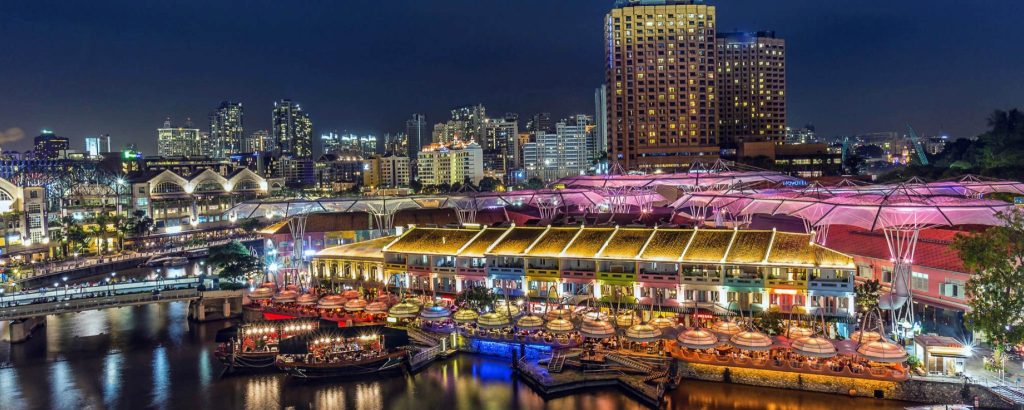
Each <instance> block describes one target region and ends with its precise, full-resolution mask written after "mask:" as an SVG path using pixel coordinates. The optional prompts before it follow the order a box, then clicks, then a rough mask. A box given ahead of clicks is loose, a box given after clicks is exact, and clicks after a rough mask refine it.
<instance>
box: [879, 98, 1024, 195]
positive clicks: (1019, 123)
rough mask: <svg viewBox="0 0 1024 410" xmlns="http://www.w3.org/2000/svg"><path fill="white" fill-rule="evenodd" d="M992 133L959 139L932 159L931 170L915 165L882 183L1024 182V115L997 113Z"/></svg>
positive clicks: (991, 120) (991, 119)
mask: <svg viewBox="0 0 1024 410" xmlns="http://www.w3.org/2000/svg"><path fill="white" fill-rule="evenodd" d="M988 126H989V130H988V131H986V132H985V133H984V134H981V135H979V136H978V137H977V138H976V139H973V140H968V139H958V140H956V141H953V142H951V143H949V144H947V145H946V147H945V148H944V149H943V150H942V152H940V153H939V154H938V155H935V156H932V157H930V161H931V164H930V165H928V166H921V165H914V166H910V167H907V168H903V169H899V170H896V171H893V172H891V173H889V174H886V175H883V176H882V177H881V178H880V179H881V180H882V181H894V180H906V179H908V178H910V177H913V176H917V177H921V178H924V179H944V178H954V177H957V176H961V175H964V174H976V175H983V176H988V177H993V178H1005V179H1013V180H1021V179H1024V111H1021V110H1019V109H1017V108H1013V109H1010V110H1007V111H1003V110H995V111H993V112H992V114H991V115H990V116H989V118H988Z"/></svg>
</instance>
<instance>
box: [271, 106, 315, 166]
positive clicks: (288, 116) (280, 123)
mask: <svg viewBox="0 0 1024 410" xmlns="http://www.w3.org/2000/svg"><path fill="white" fill-rule="evenodd" d="M271 122H272V127H273V134H274V141H275V142H276V144H277V149H278V150H279V151H280V153H281V154H283V155H289V156H293V157H295V158H311V157H312V155H313V122H312V121H311V120H310V119H309V114H307V113H306V112H304V111H302V107H300V106H299V104H297V103H294V102H292V101H291V100H281V101H277V102H275V103H274V111H273V118H272V121H271Z"/></svg>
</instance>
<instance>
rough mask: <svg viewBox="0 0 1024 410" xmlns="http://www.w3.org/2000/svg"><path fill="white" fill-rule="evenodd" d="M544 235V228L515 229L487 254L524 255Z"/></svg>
mask: <svg viewBox="0 0 1024 410" xmlns="http://www.w3.org/2000/svg"><path fill="white" fill-rule="evenodd" d="M543 233H544V228H533V227H519V226H517V227H514V228H512V231H511V232H509V233H508V234H507V235H505V237H504V238H501V240H500V241H498V243H496V244H495V245H494V247H493V248H491V250H489V251H487V254H488V255H492V254H501V255H518V254H522V253H523V252H524V251H526V248H528V247H529V246H530V245H532V244H533V242H534V241H536V240H537V238H539V237H540V235H541V234H543Z"/></svg>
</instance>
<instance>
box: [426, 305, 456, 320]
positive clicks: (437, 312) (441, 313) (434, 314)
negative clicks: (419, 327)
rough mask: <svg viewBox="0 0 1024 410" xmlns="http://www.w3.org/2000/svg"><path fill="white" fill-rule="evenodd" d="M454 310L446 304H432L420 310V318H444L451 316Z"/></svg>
mask: <svg viewBox="0 0 1024 410" xmlns="http://www.w3.org/2000/svg"><path fill="white" fill-rule="evenodd" d="M451 314H452V311H450V310H448V308H446V307H444V306H438V305H432V306H428V307H425V308H423V310H420V318H422V319H423V320H431V321H434V320H444V319H447V318H448V316H451Z"/></svg>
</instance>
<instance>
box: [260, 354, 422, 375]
mask: <svg viewBox="0 0 1024 410" xmlns="http://www.w3.org/2000/svg"><path fill="white" fill-rule="evenodd" d="M404 361H405V359H404V357H403V356H402V355H398V354H393V355H388V356H385V357H382V358H379V359H375V360H369V361H364V362H358V363H331V364H322V365H309V364H305V363H278V364H277V367H278V368H280V369H281V370H284V371H285V372H286V373H288V374H289V375H291V376H294V377H297V378H300V379H309V380H317V379H345V378H353V377H358V376H365V375H369V374H385V373H391V372H397V371H400V370H401V369H402V363H403V362H404Z"/></svg>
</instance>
